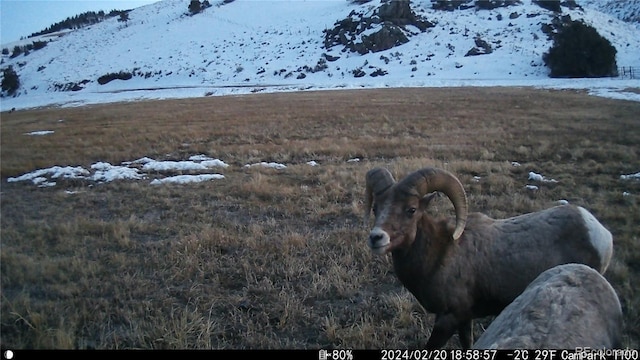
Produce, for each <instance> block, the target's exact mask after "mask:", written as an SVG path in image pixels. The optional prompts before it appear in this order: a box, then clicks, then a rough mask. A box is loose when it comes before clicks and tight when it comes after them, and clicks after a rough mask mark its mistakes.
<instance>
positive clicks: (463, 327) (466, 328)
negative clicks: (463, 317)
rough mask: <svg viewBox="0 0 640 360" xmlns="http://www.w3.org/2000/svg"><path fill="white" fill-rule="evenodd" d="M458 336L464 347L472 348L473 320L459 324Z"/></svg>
mask: <svg viewBox="0 0 640 360" xmlns="http://www.w3.org/2000/svg"><path fill="white" fill-rule="evenodd" d="M458 336H459V337H460V345H462V348H463V349H471V345H473V320H469V321H465V322H463V323H462V324H460V325H459V326H458Z"/></svg>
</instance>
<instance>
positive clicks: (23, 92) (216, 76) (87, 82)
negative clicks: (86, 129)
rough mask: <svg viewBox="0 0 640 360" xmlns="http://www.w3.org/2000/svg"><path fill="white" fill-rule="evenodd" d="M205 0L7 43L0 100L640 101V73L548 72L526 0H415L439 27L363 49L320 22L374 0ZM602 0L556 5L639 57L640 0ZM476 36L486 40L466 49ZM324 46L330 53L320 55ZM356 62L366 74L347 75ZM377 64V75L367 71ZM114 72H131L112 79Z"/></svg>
mask: <svg viewBox="0 0 640 360" xmlns="http://www.w3.org/2000/svg"><path fill="white" fill-rule="evenodd" d="M610 1H613V0H610ZM211 3H212V5H213V6H211V7H210V8H207V9H205V10H204V11H202V12H201V13H199V14H195V15H193V16H189V15H187V5H186V2H185V1H184V0H164V1H160V2H157V3H154V4H150V5H146V6H143V7H140V8H137V9H134V10H133V11H131V12H130V13H129V19H130V20H129V21H127V22H126V23H123V22H120V21H118V19H116V18H112V19H108V20H106V21H104V22H102V23H99V24H96V25H93V26H90V27H87V28H83V29H80V30H76V31H73V32H70V33H68V34H66V35H64V36H61V37H59V38H56V39H55V41H51V42H49V43H48V45H47V46H46V47H44V48H43V49H41V50H37V51H32V52H30V53H29V54H28V55H26V56H23V55H20V56H18V57H15V58H10V56H9V55H3V61H4V64H3V66H2V67H3V68H4V67H6V66H9V65H10V66H12V67H13V68H14V70H15V71H16V72H17V74H18V76H19V79H20V82H21V87H20V89H19V90H18V93H17V96H15V97H4V98H2V102H1V105H0V106H1V108H2V110H9V109H12V108H16V109H20V108H29V107H35V106H45V105H52V104H56V105H62V106H78V105H84V104H91V103H103V102H114V101H135V100H139V99H158V98H180V97H199V96H205V95H227V94H245V93H252V92H261V91H298V90H309V89H334V88H360V87H402V86H429V87H434V86H435V87H439V86H496V85H497V86H512V85H517V86H540V87H552V88H578V89H592V92H593V93H594V94H597V95H606V96H611V97H617V98H622V99H631V100H636V101H640V94H637V93H635V94H634V93H633V92H621V89H625V88H632V87H640V85H639V83H640V82H639V81H638V80H637V79H619V78H615V79H610V78H606V79H579V80H577V79H550V78H548V69H547V68H546V67H545V66H544V64H543V62H542V54H543V53H545V52H546V51H548V49H549V48H550V46H551V44H552V43H551V41H550V40H549V39H548V37H547V35H546V34H544V33H543V32H542V25H543V24H545V23H550V22H551V20H552V18H553V13H552V12H551V11H548V10H545V9H543V8H541V7H539V6H537V5H535V4H533V3H532V0H522V4H519V5H513V6H509V7H501V8H497V9H493V10H476V9H467V10H456V11H451V12H449V11H439V10H434V9H432V8H431V1H430V0H414V1H412V9H413V10H414V11H415V12H416V14H418V15H420V16H422V17H423V18H425V19H426V20H428V21H431V22H433V23H435V27H433V28H429V29H427V30H426V31H425V32H419V31H417V30H416V35H415V36H412V37H411V40H410V41H409V42H408V43H406V44H403V45H400V46H396V47H394V48H391V49H389V50H386V51H382V52H376V53H368V54H365V55H359V54H357V53H350V52H342V51H341V50H342V49H341V47H339V46H336V47H333V48H331V50H327V49H324V48H323V42H324V34H323V30H325V29H328V28H331V27H333V26H334V24H335V23H336V21H339V20H341V19H344V18H345V17H347V16H348V14H349V13H350V12H351V11H353V10H357V11H362V12H372V11H373V10H374V9H375V8H376V7H377V6H379V5H380V2H379V1H377V0H374V1H371V2H369V3H366V4H362V5H357V4H354V3H353V2H352V1H348V0H323V1H319V0H316V1H304V0H287V1H285V0H279V1H278V0H271V1H269V0H266V1H255V0H236V1H233V2H231V3H228V4H224V5H223V4H222V1H218V2H215V1H214V2H211ZM598 3H599V0H598V1H596V0H588V1H587V0H585V4H584V5H585V6H584V7H583V9H579V8H578V9H569V8H567V7H563V8H562V11H563V13H562V14H563V15H570V16H571V18H572V19H573V20H579V19H583V20H584V21H585V22H586V23H587V24H590V25H592V26H594V27H596V28H597V29H598V31H599V33H600V34H601V35H602V36H604V37H606V38H607V39H608V40H609V41H611V43H612V44H613V45H614V46H615V47H616V49H617V51H618V52H617V63H618V66H638V65H639V64H638V62H640V27H639V26H638V23H629V22H624V21H622V20H620V19H619V18H617V17H616V16H618V15H619V14H633V13H634V11H635V13H637V8H638V5H639V4H640V0H631V1H624V2H616V5H617V7H618V8H620V9H623V10H624V11H622V10H620V12H618V13H615V14H614V15H615V16H613V15H610V14H606V13H603V12H601V11H599V10H600V8H599V7H598V6H595V5H596V4H598ZM578 4H581V2H580V1H578ZM602 10H603V9H602ZM514 14H515V15H514ZM516 15H517V16H516ZM476 38H480V39H482V40H483V41H485V42H487V43H488V44H489V45H491V47H492V48H493V52H492V53H491V54H485V55H479V56H465V55H466V53H467V52H468V51H469V50H470V49H471V48H473V47H474V46H475V39H476ZM327 55H328V56H329V57H330V58H331V59H332V60H331V61H325V60H324V59H326V58H327ZM335 58H337V59H335ZM319 65H322V66H320V67H319ZM318 68H320V69H319V70H317V71H316V69H318ZM358 69H359V70H361V71H362V73H363V74H364V76H362V77H358V78H356V77H354V70H358ZM378 70H380V72H379V73H378V74H380V73H384V75H383V76H375V75H376V71H378ZM121 73H125V74H130V75H131V78H130V79H129V80H118V79H115V80H112V79H111V78H113V77H114V74H121ZM110 76H111V78H110ZM116 78H117V77H116ZM98 79H101V82H103V84H100V82H99V81H98ZM108 80H111V81H108ZM72 89H73V91H72Z"/></svg>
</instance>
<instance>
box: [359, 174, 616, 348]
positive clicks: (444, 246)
mask: <svg viewBox="0 0 640 360" xmlns="http://www.w3.org/2000/svg"><path fill="white" fill-rule="evenodd" d="M435 192H442V193H444V194H445V195H447V197H448V198H449V199H450V200H451V202H452V203H453V207H454V209H455V213H456V220H455V226H454V224H453V223H451V222H450V220H448V219H444V218H441V219H434V218H432V217H431V216H429V215H428V214H427V213H426V212H425V209H426V207H427V205H428V203H429V201H430V200H431V199H432V198H433V195H435ZM430 193H433V194H430ZM428 194H430V195H428ZM372 206H373V211H374V214H375V225H374V228H373V229H372V230H371V232H370V234H369V246H370V247H371V250H372V251H373V253H375V254H386V253H391V255H392V259H393V267H394V270H395V273H396V276H397V277H398V279H399V280H400V282H401V283H402V284H403V285H404V287H406V288H407V289H408V290H409V291H410V292H411V293H412V294H413V295H414V296H415V297H416V299H417V300H418V301H419V302H420V304H421V305H422V307H424V308H425V310H427V311H428V312H432V313H435V314H436V319H435V325H434V328H433V331H432V333H431V337H430V338H429V340H428V342H427V348H429V349H435V348H440V347H442V346H444V345H445V344H446V343H447V341H448V340H449V339H450V338H451V337H452V336H453V334H454V333H455V332H456V331H458V334H459V337H460V343H461V345H462V346H463V347H464V348H470V347H471V344H472V343H473V319H474V318H478V317H484V316H488V315H497V314H498V313H500V311H501V310H502V309H504V308H505V307H506V306H507V305H509V303H511V302H512V301H513V299H515V298H516V297H517V296H518V295H520V293H522V291H523V290H524V289H525V288H526V287H527V285H529V283H531V281H533V280H534V279H535V278H536V277H537V276H538V275H539V274H540V273H542V272H543V271H545V270H547V269H549V268H552V267H554V266H556V265H560V264H566V263H584V264H586V265H589V266H591V267H593V268H594V269H596V270H598V271H599V272H601V273H603V272H604V271H605V270H606V268H607V266H608V264H609V261H610V259H611V255H612V252H613V245H612V244H613V243H612V237H611V233H610V232H609V231H608V230H607V229H605V228H604V227H603V226H602V225H601V224H600V223H599V222H598V220H596V218H595V217H594V216H593V215H591V214H590V213H589V212H588V211H587V210H585V209H583V208H581V207H578V206H573V205H563V206H556V207H553V208H550V209H546V210H543V211H539V212H534V213H529V214H524V215H520V216H517V217H513V218H508V219H503V220H494V219H491V218H489V217H488V216H486V215H484V214H481V213H470V214H468V205H467V197H466V194H465V191H464V188H463V187H462V184H461V183H460V181H459V180H458V179H457V178H456V177H455V176H454V175H453V174H451V173H449V172H448V171H445V170H441V169H437V168H424V169H421V170H418V171H416V172H414V173H412V174H409V175H408V176H406V177H405V178H404V179H403V180H401V181H400V182H396V181H395V180H394V178H393V176H392V175H391V173H390V172H389V171H388V170H387V169H384V168H376V169H372V170H369V171H368V172H367V175H366V203H365V220H366V218H368V216H369V213H370V211H371V207H372Z"/></svg>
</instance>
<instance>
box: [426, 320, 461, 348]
mask: <svg viewBox="0 0 640 360" xmlns="http://www.w3.org/2000/svg"><path fill="white" fill-rule="evenodd" d="M459 325H460V322H459V321H458V319H457V318H456V316H455V315H453V314H439V315H436V322H435V325H433V331H431V337H429V341H427V350H434V349H439V348H441V347H443V346H444V345H446V343H447V341H449V339H450V338H451V337H452V336H453V334H454V333H455V332H456V330H457V329H458V326H459Z"/></svg>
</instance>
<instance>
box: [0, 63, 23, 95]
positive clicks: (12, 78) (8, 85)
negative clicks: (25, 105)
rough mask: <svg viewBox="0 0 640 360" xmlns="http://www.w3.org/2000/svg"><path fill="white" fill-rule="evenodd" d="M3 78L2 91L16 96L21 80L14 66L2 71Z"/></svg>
mask: <svg viewBox="0 0 640 360" xmlns="http://www.w3.org/2000/svg"><path fill="white" fill-rule="evenodd" d="M2 76H3V77H2V91H6V92H7V94H9V95H13V94H15V92H16V91H17V90H18V88H19V87H20V79H19V78H18V74H16V71H15V70H13V67H12V66H9V67H7V68H4V69H3V70H2Z"/></svg>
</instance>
